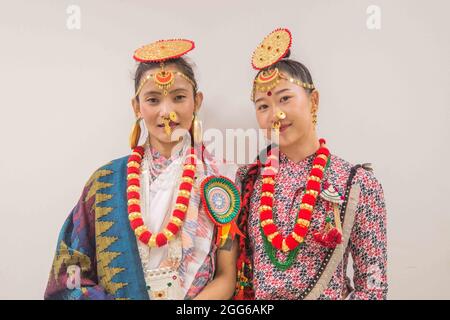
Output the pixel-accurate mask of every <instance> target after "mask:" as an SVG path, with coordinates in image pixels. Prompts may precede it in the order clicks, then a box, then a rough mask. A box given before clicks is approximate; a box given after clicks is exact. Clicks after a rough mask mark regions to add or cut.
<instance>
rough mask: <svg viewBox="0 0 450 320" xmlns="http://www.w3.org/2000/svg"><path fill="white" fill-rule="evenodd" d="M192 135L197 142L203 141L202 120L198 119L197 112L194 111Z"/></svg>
mask: <svg viewBox="0 0 450 320" xmlns="http://www.w3.org/2000/svg"><path fill="white" fill-rule="evenodd" d="M192 135H193V139H194V143H195V144H197V145H198V144H201V143H202V136H203V131H202V122H201V121H200V120H199V119H198V117H197V112H194V119H193V120H192Z"/></svg>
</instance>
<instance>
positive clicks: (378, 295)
mask: <svg viewBox="0 0 450 320" xmlns="http://www.w3.org/2000/svg"><path fill="white" fill-rule="evenodd" d="M313 160H314V155H311V156H309V157H308V158H306V159H304V160H302V161H300V162H299V163H295V162H292V161H291V160H289V159H288V158H287V157H286V156H285V155H284V154H282V153H281V154H280V170H279V173H278V175H277V176H276V183H275V193H274V216H275V217H276V221H277V225H278V227H279V229H280V232H281V233H282V234H283V236H287V235H288V234H289V233H291V232H292V228H293V227H294V224H295V218H296V215H297V213H298V208H299V204H300V201H301V196H302V192H303V191H304V190H305V187H306V179H307V176H308V173H309V172H310V170H311V168H312V165H313ZM351 168H352V165H351V164H350V163H348V162H347V161H345V160H343V159H341V158H339V157H337V156H335V155H331V162H330V166H329V168H328V169H327V171H326V173H325V175H324V180H323V182H324V185H325V186H327V185H329V184H332V185H333V186H334V187H335V188H336V190H338V191H339V193H340V194H345V188H346V183H347V179H348V177H349V174H350V170H351ZM247 171H248V167H242V168H240V170H239V171H238V174H237V184H238V186H241V183H240V182H241V181H242V179H244V177H245V175H246V172H247ZM355 183H358V184H359V185H360V186H361V195H360V199H359V202H358V205H357V209H356V216H355V222H354V225H353V229H352V232H351V235H350V241H349V244H348V246H347V248H346V250H345V255H344V259H343V260H342V262H341V263H340V264H339V265H338V267H337V269H336V272H335V273H334V274H333V276H332V278H331V281H330V282H329V284H328V288H327V289H326V290H325V291H324V292H323V293H322V295H320V297H319V299H342V298H345V296H346V295H347V294H346V293H347V292H348V286H347V284H348V280H349V279H348V277H347V272H346V269H347V263H348V258H349V255H351V256H352V259H353V261H354V265H353V268H354V277H353V284H354V290H353V292H351V294H350V296H349V297H348V298H349V299H385V298H386V295H387V277H386V267H387V248H386V245H387V239H386V208H385V202H384V196H383V189H382V186H381V185H380V183H379V182H378V180H377V179H376V178H375V177H374V175H373V173H372V172H370V171H367V170H365V169H363V168H359V169H358V170H357V172H356V175H355V177H354V179H353V184H355ZM261 186H262V177H261V176H258V178H257V179H256V182H255V185H254V188H253V192H252V193H251V196H250V199H249V201H250V204H249V208H250V212H249V216H248V220H247V221H246V228H243V229H244V230H246V231H247V235H248V237H249V240H250V241H249V246H250V251H251V253H252V254H251V256H250V257H249V259H250V261H253V268H252V269H253V272H252V273H253V279H252V282H253V290H254V294H255V298H256V299H299V298H300V296H301V294H302V293H303V292H304V290H305V289H306V288H307V287H308V285H309V284H310V283H311V282H313V279H314V277H315V276H316V275H317V274H318V272H319V269H320V266H321V265H322V262H323V260H324V259H325V256H326V253H327V248H325V247H323V246H321V245H320V244H319V243H317V242H316V241H314V239H313V236H312V235H313V233H314V232H317V231H321V230H322V229H323V228H324V225H325V219H326V218H327V217H330V218H332V223H333V224H334V218H333V208H332V206H331V205H330V203H329V202H327V201H325V200H323V199H322V198H318V199H317V203H316V207H315V209H314V211H313V214H312V220H311V226H310V229H309V231H308V234H307V235H306V237H305V245H304V246H303V247H302V248H301V249H300V252H299V254H298V256H297V258H296V261H295V262H294V264H293V265H292V266H291V267H290V268H289V269H288V270H286V271H281V270H278V269H277V268H276V267H275V266H274V265H273V264H272V262H271V261H270V260H269V257H268V255H267V254H266V252H265V250H264V243H263V239H262V237H261V234H260V227H259V215H258V206H259V200H260V196H261V192H262V190H261ZM246 196H248V195H246V194H245V193H244V195H243V197H246ZM277 257H278V259H279V260H281V261H284V257H285V256H284V254H282V253H280V252H278V255H277ZM250 280H251V279H250Z"/></svg>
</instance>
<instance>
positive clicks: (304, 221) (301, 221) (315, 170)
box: [259, 139, 330, 252]
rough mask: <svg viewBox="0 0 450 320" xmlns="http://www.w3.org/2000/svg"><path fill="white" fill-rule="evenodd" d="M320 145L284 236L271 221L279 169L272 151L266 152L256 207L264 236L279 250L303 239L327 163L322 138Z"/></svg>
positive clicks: (277, 160) (328, 153)
mask: <svg viewBox="0 0 450 320" xmlns="http://www.w3.org/2000/svg"><path fill="white" fill-rule="evenodd" d="M319 142H320V148H319V150H317V152H316V158H315V159H314V161H313V167H312V169H311V171H310V173H309V176H308V180H307V183H306V191H305V194H304V195H303V197H302V201H301V204H300V210H299V212H298V216H297V221H296V223H295V226H294V230H293V231H292V233H291V234H290V235H288V236H287V237H286V238H283V236H282V235H281V234H280V233H279V232H278V228H277V226H276V225H275V223H274V221H273V193H274V190H275V188H274V184H275V175H276V174H277V171H278V165H279V159H278V157H277V156H275V152H274V151H278V150H271V151H270V152H269V156H268V158H267V162H266V164H265V169H264V173H263V176H264V179H263V185H262V194H261V199H260V206H259V221H260V225H261V227H262V229H263V232H264V235H265V236H266V237H267V239H268V241H269V242H270V243H271V244H272V246H274V247H275V248H276V249H278V250H282V251H283V252H289V251H291V250H294V249H295V248H296V247H297V246H298V245H299V244H301V243H302V242H303V241H304V238H305V236H306V234H307V233H308V229H309V226H310V223H311V215H312V211H313V210H314V206H315V204H316V200H317V197H318V196H319V194H320V191H321V183H322V178H323V172H324V170H325V167H326V165H327V162H328V159H329V156H330V151H329V150H328V149H327V148H326V147H325V140H324V139H320V140H319Z"/></svg>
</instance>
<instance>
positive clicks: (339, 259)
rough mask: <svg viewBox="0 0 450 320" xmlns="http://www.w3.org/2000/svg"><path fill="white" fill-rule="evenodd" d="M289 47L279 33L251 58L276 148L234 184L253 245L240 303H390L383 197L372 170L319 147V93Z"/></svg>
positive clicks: (246, 246) (264, 121)
mask: <svg viewBox="0 0 450 320" xmlns="http://www.w3.org/2000/svg"><path fill="white" fill-rule="evenodd" d="M290 45H291V34H290V32H289V30H287V29H277V30H275V31H274V32H272V33H271V34H270V35H268V36H267V37H266V38H265V39H264V41H263V42H262V43H261V44H260V46H259V47H258V48H257V49H256V50H255V53H254V55H253V67H254V68H255V69H257V70H258V74H257V75H256V77H255V82H254V88H253V96H252V98H253V102H254V104H255V113H256V119H257V121H258V124H259V127H260V128H261V129H263V130H265V131H266V133H267V137H268V138H269V139H270V140H271V141H277V140H278V141H277V143H272V145H271V146H270V147H269V148H268V149H267V150H268V151H267V152H264V153H263V154H261V155H260V157H258V159H257V161H256V162H255V163H254V164H252V165H248V166H244V167H241V168H240V170H239V171H238V174H237V183H238V185H239V186H240V187H241V192H242V200H243V201H242V203H243V207H242V211H241V215H240V218H239V219H240V222H239V227H240V229H241V230H242V231H243V232H244V233H245V234H246V235H247V237H246V238H241V239H240V253H239V258H238V263H237V267H238V282H237V291H236V295H235V299H386V296H387V277H386V265H387V248H386V209H385V202H384V196H383V190H382V187H381V185H380V183H379V182H378V180H377V179H376V178H375V176H374V174H373V172H372V170H371V168H370V166H369V165H366V164H365V165H362V166H360V165H358V166H353V165H352V164H350V163H349V162H347V161H345V160H343V159H341V158H339V157H338V156H336V155H335V154H334V153H330V151H329V150H328V149H327V146H326V144H325V140H324V139H320V140H319V137H318V135H317V131H316V123H317V116H316V114H317V110H318V107H319V92H318V91H317V89H316V88H315V86H314V84H313V80H312V77H311V75H310V72H309V71H308V69H307V68H306V67H305V66H304V65H303V64H301V63H300V62H298V61H295V60H292V59H289V55H290ZM350 255H351V257H352V260H353V283H351V281H350V279H349V277H348V276H347V271H346V270H347V264H348V258H349V256H350ZM353 287H354V288H353Z"/></svg>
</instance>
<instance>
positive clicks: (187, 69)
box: [134, 57, 197, 101]
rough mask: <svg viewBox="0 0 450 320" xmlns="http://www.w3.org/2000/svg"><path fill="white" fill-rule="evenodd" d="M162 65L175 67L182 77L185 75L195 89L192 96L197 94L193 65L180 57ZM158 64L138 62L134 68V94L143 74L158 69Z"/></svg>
mask: <svg viewBox="0 0 450 320" xmlns="http://www.w3.org/2000/svg"><path fill="white" fill-rule="evenodd" d="M164 64H165V65H166V66H167V65H175V66H176V67H177V69H178V70H180V71H181V72H182V73H184V75H186V76H187V77H188V78H189V79H191V80H192V81H193V82H194V84H195V87H194V88H193V90H194V95H195V94H196V93H197V80H195V75H194V69H193V66H194V65H193V64H192V63H189V62H188V61H187V60H186V59H185V58H183V57H180V58H176V59H171V60H167V61H165V62H164ZM159 66H160V63H159V62H140V63H139V65H138V66H137V68H136V72H135V74H134V92H137V90H138V88H139V84H140V83H141V79H142V76H143V75H144V73H146V72H147V71H148V70H151V69H155V68H159ZM136 99H137V100H138V101H139V97H136Z"/></svg>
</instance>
